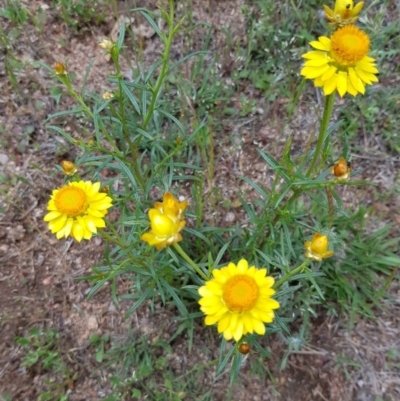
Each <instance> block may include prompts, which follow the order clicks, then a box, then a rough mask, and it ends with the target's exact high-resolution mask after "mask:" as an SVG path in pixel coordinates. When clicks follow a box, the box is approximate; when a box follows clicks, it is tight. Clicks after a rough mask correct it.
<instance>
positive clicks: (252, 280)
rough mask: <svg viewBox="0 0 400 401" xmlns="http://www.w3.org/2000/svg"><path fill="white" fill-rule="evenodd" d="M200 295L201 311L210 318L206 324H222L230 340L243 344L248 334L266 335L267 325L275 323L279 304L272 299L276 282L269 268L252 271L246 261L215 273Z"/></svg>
mask: <svg viewBox="0 0 400 401" xmlns="http://www.w3.org/2000/svg"><path fill="white" fill-rule="evenodd" d="M212 275H213V276H214V278H212V279H211V280H208V281H207V282H206V283H205V285H204V286H202V287H200V288H199V290H198V292H199V294H200V296H201V298H200V300H199V304H200V309H201V311H202V312H203V313H204V314H205V315H206V318H205V324H206V325H207V326H211V325H213V324H215V323H218V327H217V328H218V333H223V336H224V338H225V339H226V340H231V339H232V338H233V339H234V340H235V341H240V339H241V338H242V336H244V335H245V334H247V333H254V332H255V333H257V334H260V335H263V334H265V324H264V323H271V322H272V321H273V320H274V317H275V315H274V309H278V308H279V303H278V301H276V300H275V299H272V298H271V296H272V295H274V294H275V291H274V290H273V289H272V286H273V285H274V282H275V280H274V279H273V278H272V277H270V276H267V269H256V268H255V267H254V266H251V267H250V268H249V264H248V263H247V261H246V260H245V259H242V260H240V261H239V263H238V264H237V265H235V264H234V263H229V264H228V266H225V267H222V268H221V269H214V270H213V271H212Z"/></svg>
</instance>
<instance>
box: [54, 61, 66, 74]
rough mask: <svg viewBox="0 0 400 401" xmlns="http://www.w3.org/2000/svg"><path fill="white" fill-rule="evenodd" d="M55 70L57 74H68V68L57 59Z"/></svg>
mask: <svg viewBox="0 0 400 401" xmlns="http://www.w3.org/2000/svg"><path fill="white" fill-rule="evenodd" d="M54 71H55V73H56V74H57V75H66V74H67V69H66V68H65V65H64V64H63V63H60V62H58V61H57V63H55V64H54Z"/></svg>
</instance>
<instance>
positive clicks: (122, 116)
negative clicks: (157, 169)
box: [113, 53, 146, 192]
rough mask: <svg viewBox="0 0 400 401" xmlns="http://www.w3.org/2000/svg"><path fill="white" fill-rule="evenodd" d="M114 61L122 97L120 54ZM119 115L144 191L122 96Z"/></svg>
mask: <svg viewBox="0 0 400 401" xmlns="http://www.w3.org/2000/svg"><path fill="white" fill-rule="evenodd" d="M113 62H114V65H115V69H116V71H117V78H118V91H119V95H120V97H121V95H122V74H121V67H120V65H119V54H118V53H116V55H115V56H114V57H113ZM119 117H120V121H121V124H122V132H123V134H124V138H125V140H126V142H127V143H128V146H129V150H130V152H131V157H132V163H131V166H132V168H133V173H134V176H135V179H136V181H137V182H138V183H139V185H140V186H141V187H142V190H143V192H144V190H145V188H146V183H145V182H144V180H143V177H142V174H141V172H140V170H139V166H138V163H137V161H138V160H139V157H138V150H137V147H136V146H135V145H134V144H133V143H132V141H131V138H130V135H129V132H128V129H127V126H126V118H125V109H124V102H123V100H122V99H121V98H119Z"/></svg>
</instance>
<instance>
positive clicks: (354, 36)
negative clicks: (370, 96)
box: [300, 25, 379, 97]
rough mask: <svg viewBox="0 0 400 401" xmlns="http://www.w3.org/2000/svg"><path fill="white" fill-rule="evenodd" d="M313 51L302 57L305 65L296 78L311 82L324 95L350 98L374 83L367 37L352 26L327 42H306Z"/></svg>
mask: <svg viewBox="0 0 400 401" xmlns="http://www.w3.org/2000/svg"><path fill="white" fill-rule="evenodd" d="M310 45H311V46H312V47H313V48H314V49H316V50H313V51H310V52H307V53H305V54H303V55H302V57H303V58H304V59H306V62H305V63H304V67H303V69H302V70H301V72H300V74H301V75H303V76H304V77H306V78H307V79H312V80H314V85H315V86H317V87H321V88H322V89H323V91H324V94H325V95H326V96H327V95H330V94H331V93H333V92H334V91H335V90H337V91H338V92H339V95H340V96H342V97H343V96H344V95H345V94H346V93H347V92H348V93H350V94H351V95H353V96H356V95H357V94H358V93H362V94H364V93H365V85H372V83H373V82H378V78H377V77H376V75H375V74H378V72H379V71H378V70H377V68H376V67H375V59H373V58H371V57H368V51H369V46H370V40H369V37H368V35H367V34H366V33H365V32H363V31H362V30H361V29H359V28H357V27H356V26H354V25H346V26H344V27H343V28H340V29H338V30H337V31H335V32H334V33H333V34H332V36H331V37H330V38H327V37H326V36H320V37H319V38H318V41H316V40H315V41H312V42H310Z"/></svg>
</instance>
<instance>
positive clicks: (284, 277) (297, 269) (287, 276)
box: [274, 259, 311, 291]
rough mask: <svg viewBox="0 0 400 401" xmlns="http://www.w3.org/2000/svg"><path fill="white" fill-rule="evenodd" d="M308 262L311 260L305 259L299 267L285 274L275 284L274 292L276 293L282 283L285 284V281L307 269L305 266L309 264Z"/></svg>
mask: <svg viewBox="0 0 400 401" xmlns="http://www.w3.org/2000/svg"><path fill="white" fill-rule="evenodd" d="M310 260H311V259H306V260H305V261H304V262H303V263H302V264H301V265H300V266H298V267H296V268H295V269H293V270H292V271H290V272H289V273H287V274H285V275H284V276H283V277H282V278H281V279H280V280H278V281H277V282H276V283H275V285H274V290H276V291H278V290H279V288H280V287H281V286H282V284H283V283H286V281H288V280H290V278H292V277H293V276H294V275H296V274H297V273H300V272H302V271H303V270H304V269H305V268H306V267H307V265H308V264H309V263H310Z"/></svg>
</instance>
